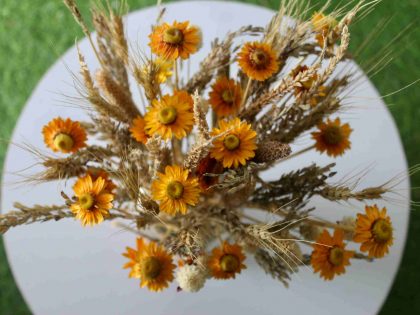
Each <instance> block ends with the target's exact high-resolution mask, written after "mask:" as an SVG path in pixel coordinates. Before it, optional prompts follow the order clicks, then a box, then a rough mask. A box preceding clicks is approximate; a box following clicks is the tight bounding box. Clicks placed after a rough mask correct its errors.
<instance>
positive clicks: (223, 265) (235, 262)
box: [208, 242, 246, 279]
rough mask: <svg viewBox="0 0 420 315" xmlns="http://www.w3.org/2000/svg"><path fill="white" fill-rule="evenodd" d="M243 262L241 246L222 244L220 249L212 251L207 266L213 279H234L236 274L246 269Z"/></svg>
mask: <svg viewBox="0 0 420 315" xmlns="http://www.w3.org/2000/svg"><path fill="white" fill-rule="evenodd" d="M244 260H245V255H244V254H243V252H242V248H241V246H239V245H237V244H233V245H230V244H229V243H228V242H223V244H222V246H221V247H217V248H215V249H213V251H212V254H211V257H210V258H209V261H208V266H209V269H210V271H211V273H212V275H213V277H214V278H215V279H231V278H233V279H235V275H236V274H237V273H241V270H242V269H246V266H245V265H244V264H243V262H244Z"/></svg>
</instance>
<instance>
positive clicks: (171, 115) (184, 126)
mask: <svg viewBox="0 0 420 315" xmlns="http://www.w3.org/2000/svg"><path fill="white" fill-rule="evenodd" d="M192 107H193V101H192V98H191V96H190V95H189V94H188V93H187V92H184V91H178V92H175V93H174V95H164V96H163V97H162V99H161V100H154V101H153V102H152V106H151V107H149V108H148V112H147V113H146V116H145V117H144V120H145V130H146V133H147V134H148V135H149V136H153V135H155V134H157V135H160V136H161V137H162V139H164V140H169V139H172V137H173V136H175V137H176V138H177V139H182V138H183V137H185V136H186V135H187V133H189V132H190V131H191V130H192V128H193V125H194V113H193V108H192Z"/></svg>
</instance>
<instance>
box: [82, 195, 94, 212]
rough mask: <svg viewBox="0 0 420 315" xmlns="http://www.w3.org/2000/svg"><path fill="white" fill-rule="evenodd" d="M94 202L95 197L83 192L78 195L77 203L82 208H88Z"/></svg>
mask: <svg viewBox="0 0 420 315" xmlns="http://www.w3.org/2000/svg"><path fill="white" fill-rule="evenodd" d="M94 203H95V199H94V198H93V197H92V195H90V194H84V195H82V196H80V197H79V205H80V208H82V209H83V210H89V209H90V208H92V206H93V204H94Z"/></svg>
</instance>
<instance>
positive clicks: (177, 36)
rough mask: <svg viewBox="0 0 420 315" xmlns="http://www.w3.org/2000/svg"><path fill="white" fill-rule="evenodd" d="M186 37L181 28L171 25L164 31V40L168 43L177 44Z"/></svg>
mask: <svg viewBox="0 0 420 315" xmlns="http://www.w3.org/2000/svg"><path fill="white" fill-rule="evenodd" d="M183 39H184V34H183V33H182V31H181V30H179V29H177V28H175V27H171V28H168V29H167V30H166V31H165V32H164V33H163V41H164V42H165V43H168V44H173V45H177V44H179V43H181V42H182V40H183Z"/></svg>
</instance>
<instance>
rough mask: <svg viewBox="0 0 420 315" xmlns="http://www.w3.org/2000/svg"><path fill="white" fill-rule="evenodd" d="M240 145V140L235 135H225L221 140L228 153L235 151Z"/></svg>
mask: <svg viewBox="0 0 420 315" xmlns="http://www.w3.org/2000/svg"><path fill="white" fill-rule="evenodd" d="M240 144H241V140H240V139H239V138H238V137H237V136H235V135H227V136H226V137H225V139H224V140H223V145H224V146H225V148H226V149H228V150H229V151H233V150H236V149H237V148H238V147H239V145H240Z"/></svg>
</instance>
